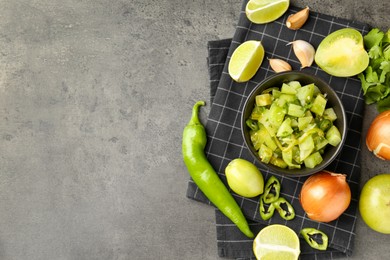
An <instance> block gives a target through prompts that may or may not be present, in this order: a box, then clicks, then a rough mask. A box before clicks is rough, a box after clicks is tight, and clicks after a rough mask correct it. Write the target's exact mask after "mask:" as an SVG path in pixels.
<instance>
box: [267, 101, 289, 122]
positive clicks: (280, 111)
mask: <svg viewBox="0 0 390 260" xmlns="http://www.w3.org/2000/svg"><path fill="white" fill-rule="evenodd" d="M269 111H270V113H269V115H268V116H269V118H268V120H269V122H270V123H271V124H272V125H274V126H275V127H276V128H279V127H280V125H281V124H282V123H283V120H284V116H285V115H286V110H285V109H284V108H283V107H281V106H278V104H276V103H273V104H272V105H271V107H270V109H269Z"/></svg>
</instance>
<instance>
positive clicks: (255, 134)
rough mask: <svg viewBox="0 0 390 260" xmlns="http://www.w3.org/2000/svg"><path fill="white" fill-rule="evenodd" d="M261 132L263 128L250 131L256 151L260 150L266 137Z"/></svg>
mask: <svg viewBox="0 0 390 260" xmlns="http://www.w3.org/2000/svg"><path fill="white" fill-rule="evenodd" d="M261 132H262V131H261V130H258V131H250V138H251V142H252V144H253V147H254V148H255V150H256V151H257V150H259V149H260V146H261V145H262V144H263V143H264V138H263V136H262V135H261Z"/></svg>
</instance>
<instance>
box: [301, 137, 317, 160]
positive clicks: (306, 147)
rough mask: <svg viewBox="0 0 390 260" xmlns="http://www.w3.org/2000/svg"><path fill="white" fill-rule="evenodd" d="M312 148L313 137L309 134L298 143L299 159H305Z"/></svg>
mask: <svg viewBox="0 0 390 260" xmlns="http://www.w3.org/2000/svg"><path fill="white" fill-rule="evenodd" d="M314 148H315V145H314V141H313V138H312V136H311V135H309V136H308V137H306V138H305V139H304V140H303V142H301V143H300V144H299V151H300V153H299V159H300V160H301V161H303V160H305V159H306V158H307V157H308V156H309V155H310V154H311V153H312V152H313V151H314Z"/></svg>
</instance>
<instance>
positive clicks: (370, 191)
mask: <svg viewBox="0 0 390 260" xmlns="http://www.w3.org/2000/svg"><path fill="white" fill-rule="evenodd" d="M359 211H360V215H361V216H362V218H363V220H364V222H365V223H366V224H367V225H368V226H369V227H370V228H372V229H373V230H375V231H377V232H380V233H384V234H390V174H379V175H376V176H375V177H373V178H371V179H370V180H368V181H367V182H366V183H365V184H364V186H363V189H362V192H361V193H360V200H359Z"/></svg>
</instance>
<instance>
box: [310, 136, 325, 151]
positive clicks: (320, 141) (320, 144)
mask: <svg viewBox="0 0 390 260" xmlns="http://www.w3.org/2000/svg"><path fill="white" fill-rule="evenodd" d="M313 140H314V144H315V146H316V150H317V151H319V150H321V149H322V148H324V147H325V146H326V145H327V144H328V143H329V142H328V140H326V138H325V137H323V136H319V135H317V136H315V137H314V138H313Z"/></svg>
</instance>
